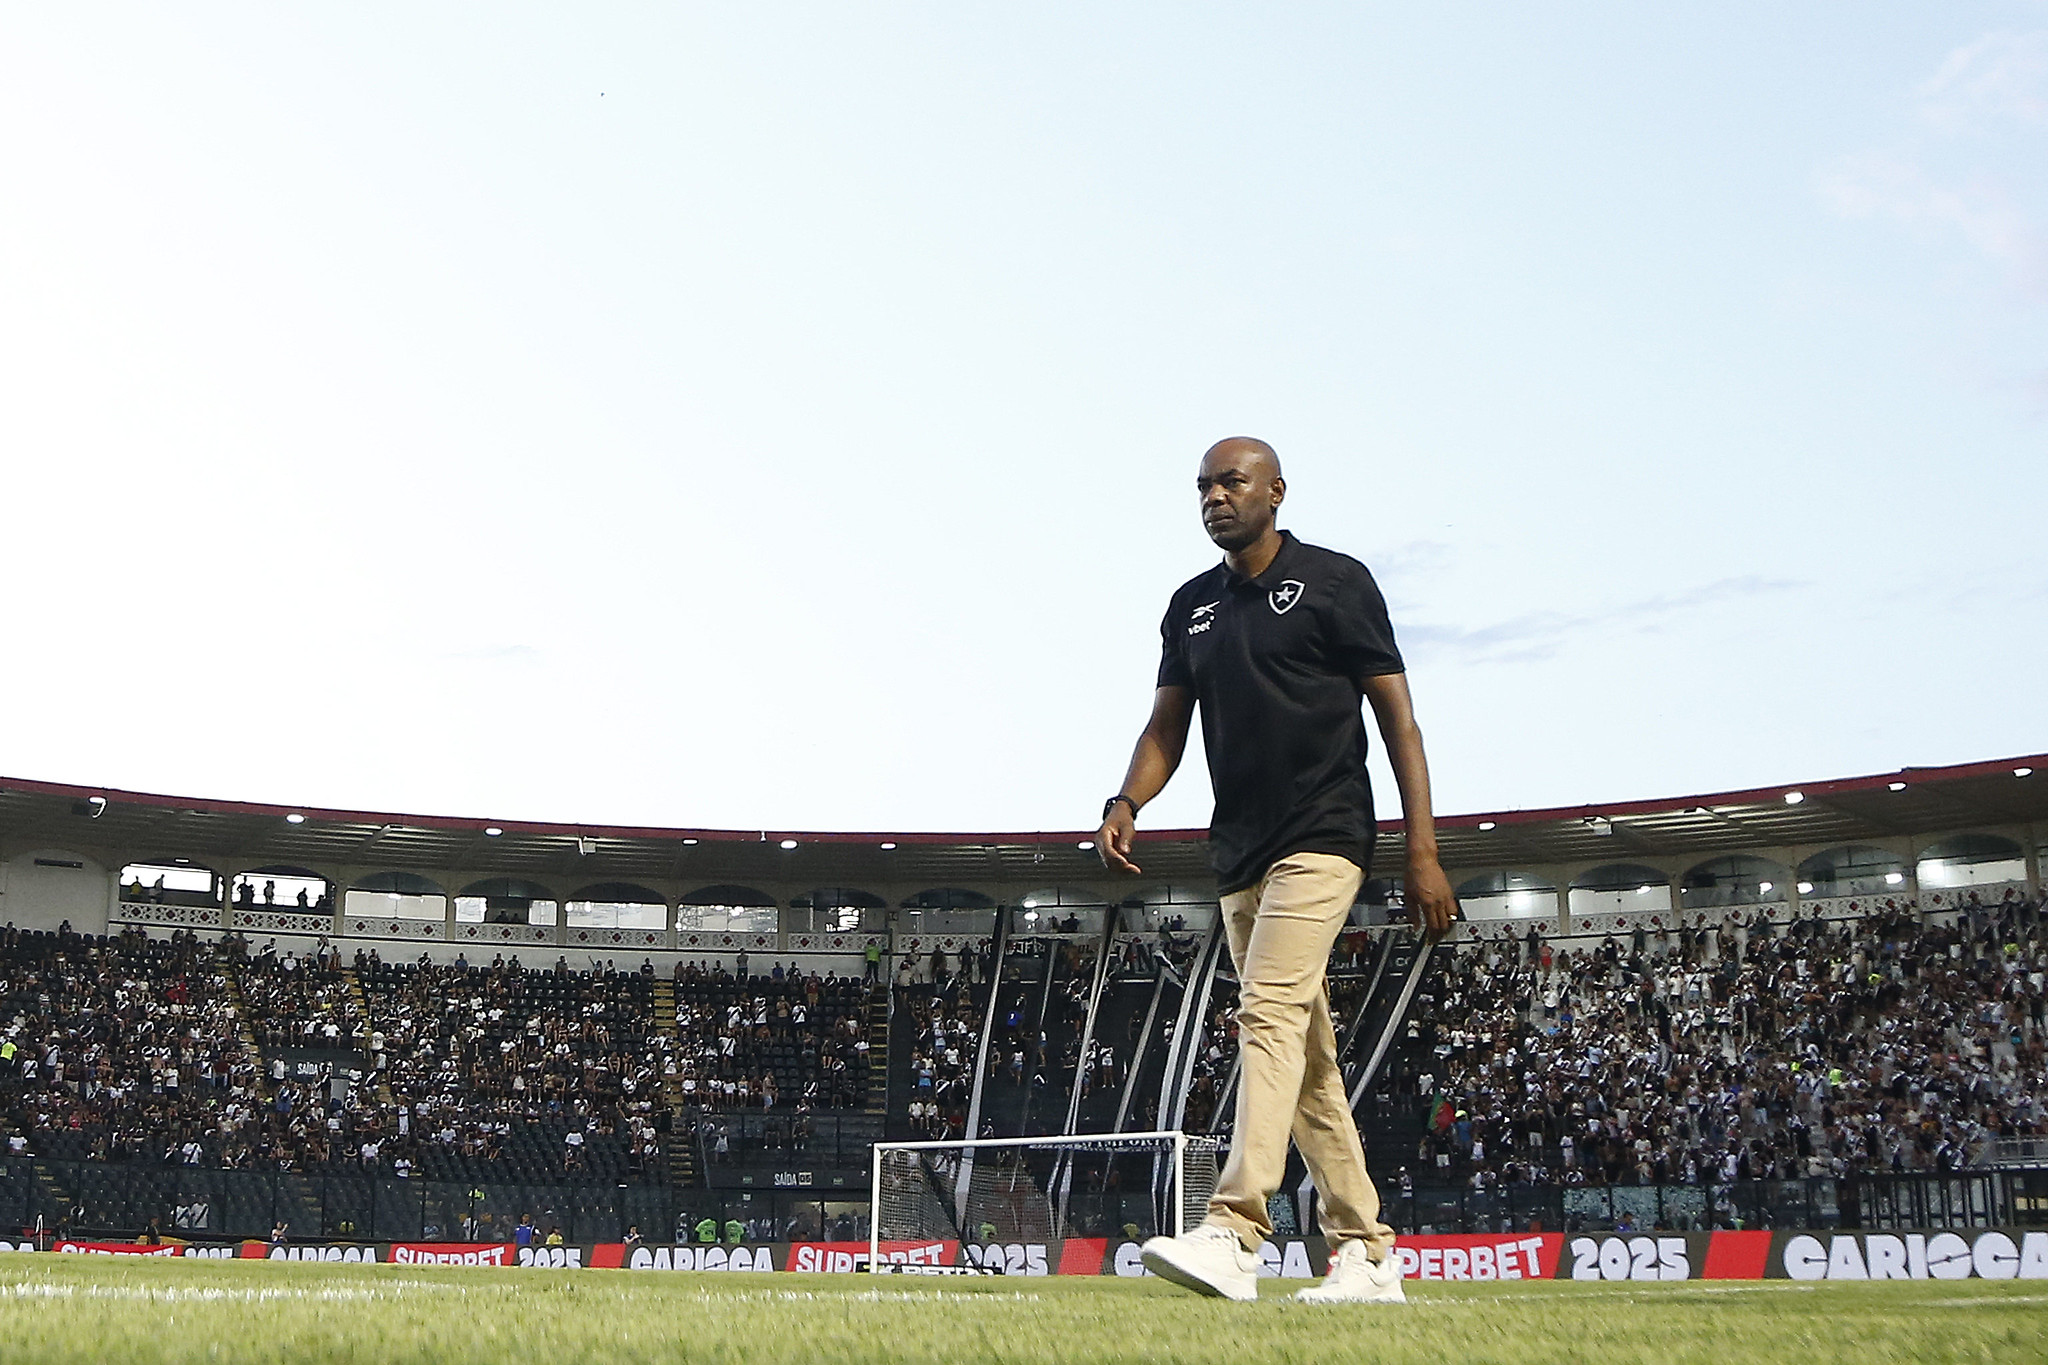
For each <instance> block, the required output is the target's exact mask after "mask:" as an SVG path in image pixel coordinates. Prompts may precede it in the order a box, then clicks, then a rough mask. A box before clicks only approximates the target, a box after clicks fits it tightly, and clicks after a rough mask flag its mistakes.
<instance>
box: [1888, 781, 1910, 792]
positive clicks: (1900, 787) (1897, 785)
mask: <svg viewBox="0 0 2048 1365" xmlns="http://www.w3.org/2000/svg"><path fill="white" fill-rule="evenodd" d="M1887 785H1888V786H1889V787H1890V788H1891V789H1892V790H1893V791H1895V792H1902V791H1904V790H1905V789H1906V784H1905V783H1903V782H1892V783H1888V784H1887Z"/></svg>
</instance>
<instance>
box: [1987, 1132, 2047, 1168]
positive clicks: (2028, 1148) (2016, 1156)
mask: <svg viewBox="0 0 2048 1365" xmlns="http://www.w3.org/2000/svg"><path fill="white" fill-rule="evenodd" d="M1970 1164H1971V1165H1972V1166H1974V1167H1984V1166H1991V1167H2001V1168H2003V1167H2048V1138H2037V1137H2032V1138H1993V1139H1991V1141H1989V1142H1987V1143H1985V1144H1984V1148H1983V1150H1982V1151H1980V1152H1978V1153H1977V1156H1976V1159H1975V1160H1973V1161H1971V1163H1970Z"/></svg>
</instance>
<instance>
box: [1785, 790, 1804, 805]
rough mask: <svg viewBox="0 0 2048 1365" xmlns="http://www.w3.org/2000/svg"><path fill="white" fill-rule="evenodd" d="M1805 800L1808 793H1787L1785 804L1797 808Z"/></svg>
mask: <svg viewBox="0 0 2048 1365" xmlns="http://www.w3.org/2000/svg"><path fill="white" fill-rule="evenodd" d="M1805 799H1806V793H1805V792H1786V793H1785V804H1786V805H1788V806H1796V805H1798V804H1799V803H1800V802H1801V801H1804V800H1805Z"/></svg>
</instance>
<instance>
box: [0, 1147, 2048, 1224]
mask: <svg viewBox="0 0 2048 1365" xmlns="http://www.w3.org/2000/svg"><path fill="white" fill-rule="evenodd" d="M866 1194H867V1191H866V1190H865V1189H861V1190H859V1191H857V1192H856V1191H853V1190H845V1191H824V1190H815V1191H802V1190H786V1189H700V1188H681V1187H676V1186H668V1185H524V1184H510V1183H499V1182H492V1183H482V1184H476V1185H468V1184H463V1183H460V1182H455V1181H442V1180H417V1179H414V1180H400V1179H396V1178H393V1177H390V1176H377V1175H346V1174H336V1175H300V1174H297V1173H294V1172H290V1171H278V1170H239V1171H216V1170H202V1169H200V1168H197V1167H188V1166H158V1165H149V1164H141V1163H106V1162H93V1161H48V1160H42V1159H39V1158H34V1157H13V1158H7V1159H5V1160H4V1161H0V1236H6V1235H9V1234H13V1235H25V1234H27V1233H30V1232H33V1231H36V1230H38V1229H40V1230H42V1231H45V1232H49V1233H55V1232H58V1231H60V1230H61V1231H67V1232H69V1233H71V1234H73V1235H100V1234H105V1235H117V1236H125V1235H130V1234H133V1233H137V1232H140V1231H142V1230H143V1229H145V1228H147V1227H148V1226H149V1224H150V1223H151V1221H152V1220H155V1221H156V1222H157V1223H158V1225H159V1226H160V1227H161V1228H162V1230H163V1231H164V1232H165V1233H166V1234H169V1235H174V1236H186V1237H194V1236H198V1237H209V1238H236V1237H254V1238H262V1237H267V1236H269V1234H270V1231H271V1229H272V1228H273V1227H274V1226H275V1225H277V1224H279V1223H284V1224H286V1225H287V1226H288V1228H289V1233H290V1236H291V1237H293V1238H294V1239H299V1238H305V1239H328V1240H349V1241H407V1242H412V1241H437V1240H439V1241H457V1242H462V1241H505V1240H509V1239H510V1238H511V1235H512V1229H513V1228H514V1227H516V1226H517V1225H518V1223H519V1221H520V1220H521V1219H522V1218H526V1217H530V1218H532V1219H533V1221H534V1224H535V1226H536V1227H537V1228H538V1229H539V1230H540V1232H541V1233H542V1235H545V1234H546V1232H547V1231H548V1230H549V1229H550V1228H554V1229H558V1230H560V1232H561V1234H562V1236H563V1237H564V1238H565V1239H566V1240H568V1241H570V1242H574V1243H592V1242H611V1241H618V1240H620V1239H621V1238H622V1237H623V1236H624V1234H625V1232H626V1230H627V1229H628V1228H629V1227H635V1226H637V1227H638V1228H639V1229H640V1232H641V1234H642V1235H643V1236H644V1237H646V1238H647V1239H648V1240H649V1241H660V1240H674V1241H692V1240H695V1232H694V1230H695V1229H696V1228H697V1227H698V1225H699V1224H700V1223H702V1222H703V1221H704V1220H706V1219H710V1220H711V1221H713V1222H715V1223H717V1224H718V1225H719V1228H720V1230H721V1235H722V1234H723V1231H724V1229H725V1225H726V1224H727V1222H728V1221H733V1222H737V1223H740V1224H741V1225H742V1226H743V1227H745V1229H746V1235H747V1237H748V1238H749V1239H750V1240H789V1239H806V1238H826V1239H830V1238H835V1237H837V1238H847V1237H865V1236H866V1235H867V1232H866V1227H867V1200H866ZM1275 1203H1276V1205H1282V1206H1285V1207H1284V1208H1276V1209H1275V1215H1276V1224H1278V1225H1279V1226H1280V1228H1281V1230H1282V1231H1283V1232H1293V1231H1306V1230H1309V1229H1307V1228H1304V1227H1300V1226H1296V1227H1289V1226H1287V1224H1288V1223H1289V1222H1293V1221H1295V1220H1294V1219H1293V1218H1292V1217H1291V1216H1290V1215H1292V1214H1293V1213H1294V1212H1295V1210H1294V1208H1293V1203H1292V1201H1291V1200H1290V1199H1286V1198H1276V1200H1275ZM1069 1214H1070V1216H1071V1217H1072V1218H1073V1221H1074V1224H1075V1227H1074V1231H1075V1232H1076V1234H1078V1235H1082V1236H1111V1237H1114V1236H1117V1235H1119V1234H1120V1233H1122V1232H1124V1230H1125V1228H1126V1226H1127V1225H1129V1226H1136V1227H1138V1228H1140V1229H1141V1230H1146V1231H1149V1230H1150V1225H1151V1224H1152V1223H1153V1221H1154V1214H1155V1210H1154V1209H1153V1208H1152V1198H1151V1196H1150V1194H1149V1193H1147V1192H1145V1191H1142V1190H1140V1191H1114V1190H1111V1191H1099V1192H1092V1193H1090V1194H1085V1195H1084V1194H1082V1193H1080V1192H1078V1191H1077V1192H1076V1193H1075V1195H1074V1197H1073V1199H1072V1201H1071V1205H1070V1207H1069ZM1383 1216H1384V1217H1385V1218H1386V1219H1387V1221H1388V1222H1390V1223H1391V1224H1393V1226H1394V1227H1395V1229H1396V1230H1397V1231H1399V1232H1404V1233H1492V1232H1522V1231H1530V1230H1532V1229H1537V1228H1540V1229H1542V1230H1544V1231H1552V1232H1558V1231H1562V1232H1603V1231H1618V1230H1622V1229H1624V1228H1628V1229H1633V1230H1636V1231H1650V1230H1652V1229H1657V1228H1665V1229H1669V1230H1672V1231H1698V1230H1704V1229H1708V1228H1712V1227H1735V1226H1740V1227H1744V1228H1789V1227H1798V1228H1844V1229H1890V1228H1927V1227H1944V1228H1960V1227H2048V1170H2019V1171H1969V1172H1956V1173H1942V1174H1926V1175H1893V1176H1857V1177H1853V1178H1847V1179H1842V1180H1833V1179H1810V1180H1756V1181H1744V1182H1739V1183H1736V1184H1730V1185H1713V1186H1688V1185H1597V1186H1596V1185H1588V1186H1581V1187H1577V1188H1559V1187H1556V1186H1527V1185H1521V1186H1503V1187H1499V1188H1496V1189H1492V1190H1473V1189H1466V1188H1451V1189H1436V1188H1421V1187H1418V1188H1416V1189H1413V1190H1409V1191H1398V1190H1389V1191H1388V1198H1387V1203H1386V1207H1385V1209H1384V1211H1383Z"/></svg>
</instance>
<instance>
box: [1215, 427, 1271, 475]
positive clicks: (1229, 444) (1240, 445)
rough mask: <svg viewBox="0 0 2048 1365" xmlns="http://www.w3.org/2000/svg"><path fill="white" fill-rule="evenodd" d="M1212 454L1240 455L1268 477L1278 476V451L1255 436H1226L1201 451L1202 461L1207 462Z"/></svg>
mask: <svg viewBox="0 0 2048 1365" xmlns="http://www.w3.org/2000/svg"><path fill="white" fill-rule="evenodd" d="M1212 455H1222V456H1225V457H1229V458H1239V457H1241V458H1243V459H1246V460H1249V461H1252V462H1253V463H1254V464H1256V465H1257V466H1258V467H1259V468H1260V469H1261V470H1262V471H1263V472H1265V473H1266V475H1267V476H1268V477H1269V478H1275V479H1277V478H1279V477H1280V452H1279V451H1277V450H1275V449H1273V447H1271V446H1269V445H1267V444H1266V443H1265V442H1264V441H1261V440H1260V439H1259V438H1258V437H1256V436H1226V437H1224V438H1223V439H1222V440H1220V441H1218V442H1217V443H1216V444H1215V445H1213V446H1210V447H1209V449H1208V450H1207V451H1206V452H1204V453H1203V455H1202V462H1203V463H1204V464H1207V463H1208V462H1209V457H1210V456H1212Z"/></svg>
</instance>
